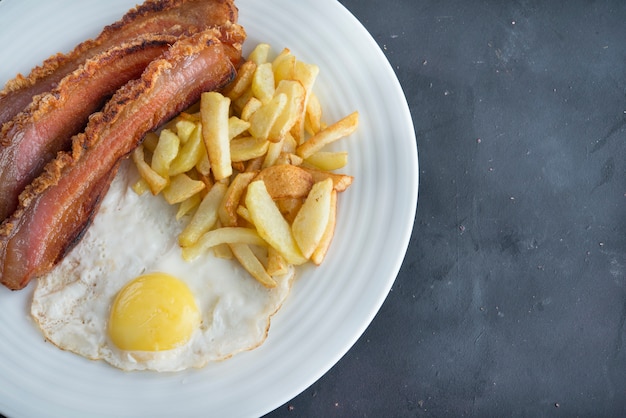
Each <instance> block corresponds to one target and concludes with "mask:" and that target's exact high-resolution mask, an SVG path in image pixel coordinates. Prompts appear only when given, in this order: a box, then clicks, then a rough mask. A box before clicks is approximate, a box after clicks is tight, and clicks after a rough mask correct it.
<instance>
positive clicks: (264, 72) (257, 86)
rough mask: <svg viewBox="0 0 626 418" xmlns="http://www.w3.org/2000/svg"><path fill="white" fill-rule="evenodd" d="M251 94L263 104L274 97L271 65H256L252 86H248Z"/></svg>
mask: <svg viewBox="0 0 626 418" xmlns="http://www.w3.org/2000/svg"><path fill="white" fill-rule="evenodd" d="M250 89H251V90H252V94H253V95H254V97H256V98H257V99H259V100H260V101H261V102H262V103H263V104H265V103H268V102H269V101H270V100H271V99H272V97H274V90H275V84H274V73H273V72H272V64H271V63H269V62H266V63H263V64H260V65H257V67H256V71H254V76H253V77H252V84H251V85H250Z"/></svg>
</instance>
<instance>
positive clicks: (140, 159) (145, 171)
mask: <svg viewBox="0 0 626 418" xmlns="http://www.w3.org/2000/svg"><path fill="white" fill-rule="evenodd" d="M132 159H133V162H134V163H135V166H136V167H137V171H138V172H139V175H140V176H141V178H143V179H144V180H145V181H146V183H148V187H149V188H150V191H151V192H152V194H153V195H157V194H159V193H160V192H161V190H163V189H164V188H165V186H167V183H168V180H167V179H165V178H163V177H161V176H160V175H159V174H158V173H157V172H156V171H154V170H153V169H152V168H151V167H150V166H149V165H148V163H146V161H145V160H144V152H143V145H139V146H138V147H137V148H135V150H134V151H133V154H132Z"/></svg>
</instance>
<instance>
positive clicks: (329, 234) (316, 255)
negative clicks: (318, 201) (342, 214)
mask: <svg viewBox="0 0 626 418" xmlns="http://www.w3.org/2000/svg"><path fill="white" fill-rule="evenodd" d="M336 223H337V191H336V190H334V189H333V191H332V194H331V195H330V214H329V216H328V224H327V225H326V230H325V231H324V234H323V235H322V239H321V240H320V243H319V245H318V246H317V248H316V249H315V251H313V254H312V255H311V261H312V262H313V264H315V265H317V266H319V265H320V264H322V261H324V258H325V257H326V254H327V253H328V248H329V247H330V243H331V241H332V240H333V236H334V235H335V225H336Z"/></svg>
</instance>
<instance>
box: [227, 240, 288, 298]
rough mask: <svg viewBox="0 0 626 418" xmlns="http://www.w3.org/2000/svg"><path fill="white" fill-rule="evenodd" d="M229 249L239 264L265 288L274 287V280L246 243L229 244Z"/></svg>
mask: <svg viewBox="0 0 626 418" xmlns="http://www.w3.org/2000/svg"><path fill="white" fill-rule="evenodd" d="M229 247H230V250H231V251H232V252H233V255H234V256H235V258H236V259H237V261H239V264H241V265H242V266H243V268H244V269H246V271H247V272H248V273H250V275H251V276H252V277H254V278H255V279H256V280H257V281H258V282H259V283H261V284H262V285H263V286H265V287H267V288H273V287H276V280H274V279H273V278H272V276H270V275H269V274H268V273H267V271H265V267H264V266H263V264H262V263H261V262H260V261H259V259H258V258H257V257H256V255H254V253H253V252H252V250H251V249H250V247H249V246H248V245H246V244H229Z"/></svg>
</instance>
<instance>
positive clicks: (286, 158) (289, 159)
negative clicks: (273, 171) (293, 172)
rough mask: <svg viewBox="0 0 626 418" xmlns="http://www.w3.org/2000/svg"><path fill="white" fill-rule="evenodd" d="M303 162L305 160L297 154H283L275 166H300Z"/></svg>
mask: <svg viewBox="0 0 626 418" xmlns="http://www.w3.org/2000/svg"><path fill="white" fill-rule="evenodd" d="M303 162H304V160H303V159H302V158H301V157H299V156H297V155H296V154H292V153H289V152H281V153H280V155H279V156H278V158H277V159H276V162H275V163H274V165H282V164H288V165H295V166H300V165H301V164H302V163H303Z"/></svg>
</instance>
